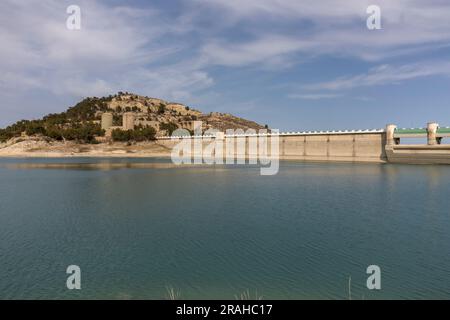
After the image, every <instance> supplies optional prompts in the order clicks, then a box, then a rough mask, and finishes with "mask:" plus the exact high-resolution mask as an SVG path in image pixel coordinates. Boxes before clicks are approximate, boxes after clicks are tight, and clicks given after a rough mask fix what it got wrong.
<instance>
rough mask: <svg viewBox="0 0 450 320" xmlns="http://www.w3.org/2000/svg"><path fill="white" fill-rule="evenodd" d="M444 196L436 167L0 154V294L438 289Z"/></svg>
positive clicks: (432, 293)
mask: <svg viewBox="0 0 450 320" xmlns="http://www.w3.org/2000/svg"><path fill="white" fill-rule="evenodd" d="M449 207H450V167H448V166H408V165H378V164H313V163H296V162H285V163H282V164H281V167H280V172H279V174H278V175H275V176H260V175H259V169H258V168H257V167H249V166H228V167H227V166H208V165H205V166H200V167H198V166H197V167H195V166H190V167H173V166H172V165H171V164H170V163H169V162H168V161H167V160H161V159H150V160H149V159H139V160H130V159H115V160H102V159H97V160H93V159H53V160H48V159H45V160H43V159H41V160H39V159H36V160H30V159H26V160H25V159H22V160H20V159H19V160H17V159H3V160H0V298H2V299H12V298H25V299H32V298H50V299H56V298H69V299H70V298H87V299H96V298H113V299H164V298H165V297H166V295H167V294H166V292H167V289H166V288H167V287H172V288H174V289H175V290H176V291H179V292H180V295H181V297H182V298H187V299H191V298H207V299H211V298H212V299H214V298H225V299H234V298H235V296H236V295H240V294H241V293H242V292H244V291H246V290H249V292H250V294H251V296H252V297H254V296H258V297H260V296H262V297H263V298H264V299H311V298H319V299H347V298H348V295H349V293H348V284H349V277H351V287H352V289H351V291H352V298H353V299H380V298H389V299H391V298H392V299H403V298H411V299H412V298H415V299H417V298H418V299H424V298H442V299H448V298H450V208H449ZM71 264H76V265H79V266H80V267H81V270H82V290H79V291H76V290H73V291H69V290H67V289H66V286H65V284H66V277H67V275H66V273H65V270H66V268H67V266H68V265H71ZM371 264H376V265H379V266H380V268H381V270H382V289H381V290H379V291H370V290H368V289H367V288H366V286H365V284H366V278H367V275H366V273H365V272H366V268H367V266H368V265H371ZM255 291H257V294H256V293H255Z"/></svg>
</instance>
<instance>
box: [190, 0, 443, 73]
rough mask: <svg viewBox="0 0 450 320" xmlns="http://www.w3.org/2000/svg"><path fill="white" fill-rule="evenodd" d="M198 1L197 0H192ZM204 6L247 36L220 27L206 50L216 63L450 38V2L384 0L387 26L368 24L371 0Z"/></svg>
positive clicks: (392, 47)
mask: <svg viewBox="0 0 450 320" xmlns="http://www.w3.org/2000/svg"><path fill="white" fill-rule="evenodd" d="M186 2H188V3H192V1H186ZM193 2H194V3H195V4H196V6H195V7H196V8H199V10H200V11H201V10H205V11H206V9H205V8H208V9H209V10H213V12H212V14H211V15H212V16H214V19H217V20H219V25H220V27H221V29H225V30H233V29H234V28H236V27H239V28H240V29H241V30H242V33H243V35H244V36H246V37H245V39H246V40H245V41H242V40H240V41H236V40H235V39H233V38H230V37H228V36H226V35H222V33H220V32H218V33H217V34H216V35H217V37H216V38H215V39H214V41H213V42H212V43H206V44H205V45H204V52H206V54H207V56H208V57H210V58H211V60H210V61H211V62H212V63H215V64H223V65H226V66H241V65H247V64H249V63H260V62H261V61H266V60H268V61H269V62H270V60H271V59H272V58H275V57H276V58H277V59H278V60H280V57H283V56H284V57H285V58H286V59H291V57H290V55H292V54H293V53H298V54H302V55H305V56H316V55H320V54H327V55H330V54H337V55H340V56H349V57H357V58H359V59H362V60H369V61H373V60H382V59H386V58H389V57H395V56H399V55H410V54H414V53H416V52H421V51H423V50H432V49H436V48H439V47H442V46H446V45H448V44H449V43H450V33H449V32H448V21H450V2H448V1H447V2H446V1H428V0H396V1H391V0H378V1H377V4H378V5H379V6H380V7H381V13H382V26H383V29H382V30H375V31H370V30H368V29H367V28H366V19H367V17H368V15H367V14H366V8H367V7H368V6H369V5H371V4H373V1H371V0H346V1H336V0H321V1H299V0H283V1H280V0H246V1H241V0H227V1H209V0H197V1H193Z"/></svg>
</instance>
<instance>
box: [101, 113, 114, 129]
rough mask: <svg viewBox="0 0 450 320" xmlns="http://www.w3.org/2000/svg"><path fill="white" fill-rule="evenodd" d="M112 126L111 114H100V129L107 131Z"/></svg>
mask: <svg viewBox="0 0 450 320" xmlns="http://www.w3.org/2000/svg"><path fill="white" fill-rule="evenodd" d="M112 125H113V115H112V113H109V112H105V113H103V114H102V121H101V127H102V129H103V130H108V129H109V128H110V127H112Z"/></svg>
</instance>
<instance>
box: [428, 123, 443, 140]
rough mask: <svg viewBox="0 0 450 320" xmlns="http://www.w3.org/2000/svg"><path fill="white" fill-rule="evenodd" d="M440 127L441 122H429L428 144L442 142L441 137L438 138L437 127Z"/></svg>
mask: <svg viewBox="0 0 450 320" xmlns="http://www.w3.org/2000/svg"><path fill="white" fill-rule="evenodd" d="M438 128H439V124H437V123H436V122H429V123H428V124H427V141H428V145H436V144H440V142H441V141H440V139H439V138H437V136H436V135H437V129H438Z"/></svg>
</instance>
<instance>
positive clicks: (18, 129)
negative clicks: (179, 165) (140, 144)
mask: <svg viewBox="0 0 450 320" xmlns="http://www.w3.org/2000/svg"><path fill="white" fill-rule="evenodd" d="M105 112H109V113H112V115H113V126H118V127H119V126H122V116H123V114H124V113H127V112H131V113H133V114H134V118H135V124H136V128H135V129H134V130H133V131H136V132H134V134H131V135H128V137H131V139H133V137H134V138H136V139H138V138H140V139H141V140H143V139H148V138H149V136H161V135H166V134H170V133H171V132H172V131H173V130H174V129H176V128H186V129H189V130H191V129H192V127H193V121H202V122H203V130H206V129H209V128H215V129H218V130H221V131H224V130H226V129H244V130H246V129H249V128H251V129H256V130H258V129H262V128H264V127H263V126H261V125H260V124H258V123H256V122H253V121H249V120H245V119H242V118H239V117H236V116H233V115H231V114H225V113H217V112H213V113H207V114H204V113H202V112H201V111H198V110H196V109H193V108H190V107H188V106H185V105H183V104H180V103H173V102H167V101H164V100H161V99H156V98H150V97H146V96H140V95H136V94H132V93H128V92H119V93H117V94H115V95H110V96H108V97H102V98H97V97H91V98H86V99H84V100H82V101H80V102H79V103H77V104H76V105H75V106H73V107H71V108H69V109H68V110H67V111H65V112H62V113H57V114H49V115H47V116H45V117H43V118H42V119H39V120H31V121H28V120H22V121H19V122H17V123H15V124H13V125H11V126H9V127H7V128H5V129H0V142H5V141H7V140H9V139H11V138H14V137H19V136H44V137H47V138H49V139H53V140H59V141H61V140H78V141H82V142H96V141H97V138H98V137H101V136H104V135H105V132H104V130H102V129H101V127H100V123H101V116H102V114H103V113H105ZM148 129H151V130H153V131H154V132H153V133H152V132H150V133H149V130H148Z"/></svg>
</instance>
